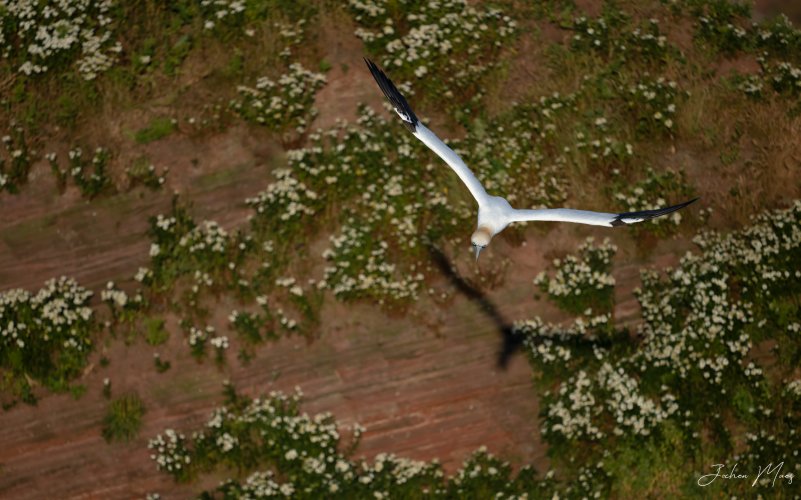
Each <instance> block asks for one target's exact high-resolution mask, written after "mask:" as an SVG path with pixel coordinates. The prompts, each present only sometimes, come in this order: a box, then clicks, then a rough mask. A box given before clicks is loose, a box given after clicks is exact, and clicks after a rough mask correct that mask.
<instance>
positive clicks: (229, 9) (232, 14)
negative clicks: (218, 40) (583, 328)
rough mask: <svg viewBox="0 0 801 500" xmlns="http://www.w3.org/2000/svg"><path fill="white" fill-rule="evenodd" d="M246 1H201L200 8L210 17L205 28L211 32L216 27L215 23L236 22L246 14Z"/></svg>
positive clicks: (204, 25) (205, 23)
mask: <svg viewBox="0 0 801 500" xmlns="http://www.w3.org/2000/svg"><path fill="white" fill-rule="evenodd" d="M245 3H246V2H245V1H244V0H201V1H200V7H201V9H203V10H204V11H205V12H204V13H205V14H206V16H208V18H207V19H206V21H205V22H204V23H203V28H204V29H207V30H210V29H214V27H215V26H216V24H215V22H220V21H222V22H225V21H231V22H235V21H236V20H237V19H238V18H239V14H242V13H243V12H245Z"/></svg>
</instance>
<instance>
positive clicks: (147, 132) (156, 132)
mask: <svg viewBox="0 0 801 500" xmlns="http://www.w3.org/2000/svg"><path fill="white" fill-rule="evenodd" d="M176 128H177V127H176V122H175V119H174V118H168V117H166V116H162V117H159V118H155V119H153V121H151V122H150V124H149V125H148V126H147V127H145V128H142V129H139V130H137V131H136V133H135V134H134V140H135V141H136V142H138V143H139V144H147V143H149V142H153V141H158V140H159V139H163V138H164V137H167V136H168V135H170V134H172V133H173V132H175V130H176Z"/></svg>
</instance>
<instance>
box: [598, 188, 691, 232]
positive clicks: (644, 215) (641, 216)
mask: <svg viewBox="0 0 801 500" xmlns="http://www.w3.org/2000/svg"><path fill="white" fill-rule="evenodd" d="M700 199H701V197H700V196H697V197H695V198H693V199H692V200H690V201H685V202H684V203H679V204H678V205H673V206H670V207H665V208H658V209H656V210H643V211H642V212H625V213H622V214H618V216H617V217H615V219H614V220H613V221H612V222H610V225H611V226H612V227H619V226H626V225H629V224H634V223H637V222H641V221H646V220H649V219H655V218H657V217H661V216H663V215H667V214H671V213H673V212H675V211H677V210H681V209H682V208H684V207H686V206H687V205H692V204H693V203H695V202H696V201H698V200H700ZM626 219H635V220H633V221H632V222H626Z"/></svg>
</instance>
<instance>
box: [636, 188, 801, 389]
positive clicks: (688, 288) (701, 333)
mask: <svg viewBox="0 0 801 500" xmlns="http://www.w3.org/2000/svg"><path fill="white" fill-rule="evenodd" d="M799 227H801V201H796V202H795V204H794V205H793V206H792V207H791V208H790V209H787V210H783V211H776V212H773V213H769V214H764V215H761V216H759V217H758V218H757V219H756V221H755V224H754V225H753V226H751V227H749V228H746V229H744V230H742V231H738V232H734V233H731V234H729V235H727V236H719V235H716V234H714V233H708V234H704V235H702V236H699V237H697V238H696V239H695V242H696V243H697V244H698V245H699V246H700V247H701V248H702V250H703V252H702V253H701V254H698V255H694V254H689V253H688V254H687V255H686V256H685V257H684V258H683V259H682V261H681V264H680V266H679V267H678V268H677V269H675V270H674V271H673V272H672V273H670V274H669V276H668V283H664V281H663V280H660V279H659V276H658V274H657V273H655V272H649V273H644V274H643V290H642V291H640V292H639V294H638V299H639V301H640V304H641V306H642V311H643V319H644V320H645V323H644V324H643V326H642V328H641V334H642V335H643V336H644V338H645V342H644V344H643V347H642V349H641V350H640V354H639V361H638V362H639V364H640V366H641V369H642V370H643V371H645V370H654V369H657V370H669V371H670V372H671V373H674V374H676V375H677V376H678V377H680V378H681V379H683V380H686V379H688V378H691V377H692V378H694V379H695V380H698V379H700V378H702V379H704V380H706V382H707V383H708V384H710V385H713V386H715V387H720V386H723V385H724V384H725V382H726V380H727V379H729V378H731V377H737V376H745V377H746V378H747V379H749V380H753V383H754V384H759V383H760V381H761V380H762V377H761V376H760V375H761V370H759V369H758V368H756V367H755V366H753V365H751V366H745V363H744V360H745V358H746V356H747V355H748V353H749V352H750V350H751V346H752V339H751V335H750V334H749V333H748V330H747V329H746V326H748V325H751V324H753V322H754V319H755V316H754V315H755V312H754V308H755V304H760V303H766V302H767V301H769V300H770V297H772V296H773V295H774V294H777V293H783V292H782V290H787V289H788V287H792V286H794V284H796V283H797V280H798V279H799V277H801V272H799V271H798V269H797V267H796V266H795V265H794V264H793V263H794V262H797V261H794V260H793V259H794V258H795V259H797V257H793V256H797V255H798V253H799V252H800V251H801V229H799ZM735 279H736V282H737V283H738V285H737V287H738V291H736V292H735V291H733V289H732V286H731V284H732V283H733V281H734V280H735ZM755 301H756V302H755ZM765 321H766V320H765V319H762V320H760V321H759V322H758V323H757V324H756V325H755V326H757V327H758V328H759V327H761V326H762V325H764V324H765ZM746 372H747V373H746ZM723 390H724V391H725V388H724V389H723Z"/></svg>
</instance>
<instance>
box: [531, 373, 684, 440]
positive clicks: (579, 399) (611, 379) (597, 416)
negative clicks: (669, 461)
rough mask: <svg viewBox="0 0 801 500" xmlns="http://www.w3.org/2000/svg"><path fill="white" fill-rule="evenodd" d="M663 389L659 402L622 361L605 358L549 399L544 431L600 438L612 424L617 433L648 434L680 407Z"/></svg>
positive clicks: (561, 387) (545, 432) (592, 438)
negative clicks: (648, 394) (646, 393)
mask: <svg viewBox="0 0 801 500" xmlns="http://www.w3.org/2000/svg"><path fill="white" fill-rule="evenodd" d="M662 389H663V394H662V397H661V402H659V403H657V402H655V401H654V400H653V399H651V398H649V397H646V396H644V395H643V394H642V391H641V389H640V382H639V381H638V380H637V379H636V378H634V377H633V376H632V375H630V374H629V372H628V371H627V370H626V369H625V368H624V367H623V365H622V364H621V363H617V364H615V365H612V364H611V363H609V362H604V363H603V364H602V365H601V367H600V369H598V370H597V371H596V372H595V373H594V374H593V375H588V374H587V373H586V372H585V371H584V370H581V371H579V372H578V374H576V375H575V376H573V377H571V378H569V379H568V380H566V381H564V382H563V383H562V384H561V386H560V388H559V390H558V391H557V394H556V396H555V397H554V398H553V399H552V400H550V401H549V402H548V407H547V411H546V417H545V421H544V422H543V431H542V432H543V434H548V435H553V434H560V435H562V436H563V437H564V438H566V439H585V440H590V441H597V440H601V439H603V438H604V437H605V436H606V435H607V434H606V431H604V428H605V427H606V426H609V427H610V428H611V432H612V434H614V435H616V436H621V435H624V434H626V435H639V436H648V435H649V434H651V431H652V430H653V429H654V428H656V427H657V426H658V425H659V424H660V423H661V422H663V421H664V420H666V419H668V418H669V417H670V416H671V415H673V414H675V413H676V412H677V411H678V409H679V405H678V403H677V402H676V398H675V397H674V396H673V395H671V394H670V393H669V392H667V391H666V388H665V387H663V388H662ZM609 424H611V425H609Z"/></svg>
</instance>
